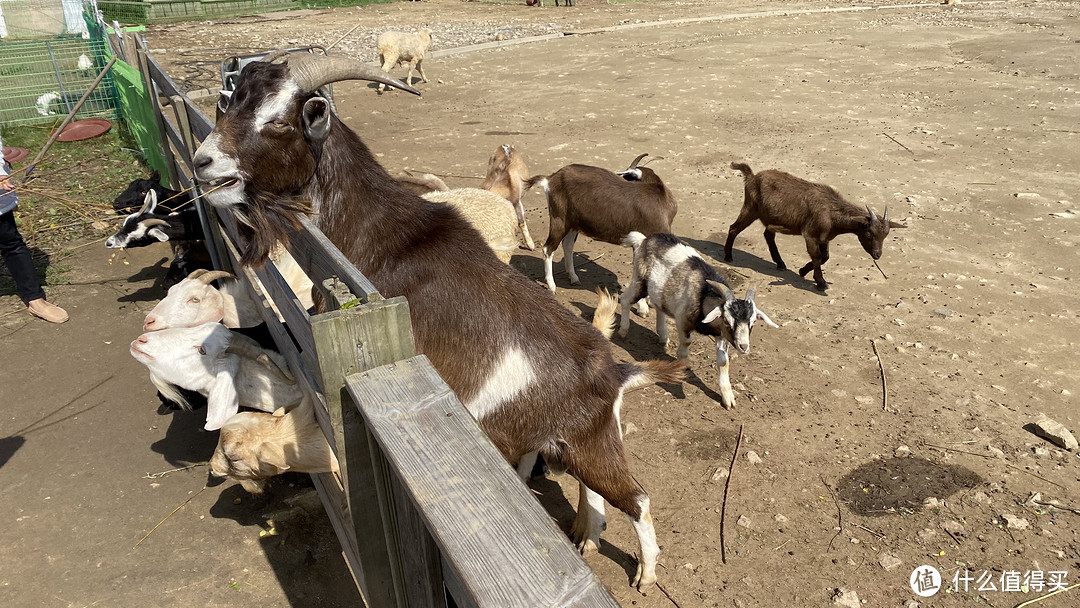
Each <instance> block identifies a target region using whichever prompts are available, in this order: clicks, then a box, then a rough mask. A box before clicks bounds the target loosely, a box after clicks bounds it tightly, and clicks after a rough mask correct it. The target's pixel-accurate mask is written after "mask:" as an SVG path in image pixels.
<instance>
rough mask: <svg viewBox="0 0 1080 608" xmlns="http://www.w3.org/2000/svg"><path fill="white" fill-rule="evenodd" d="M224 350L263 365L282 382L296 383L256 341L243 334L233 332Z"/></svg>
mask: <svg viewBox="0 0 1080 608" xmlns="http://www.w3.org/2000/svg"><path fill="white" fill-rule="evenodd" d="M225 352H227V353H232V354H234V355H240V356H241V357H247V358H248V359H251V360H253V361H255V362H256V363H258V364H259V365H262V366H263V367H265V368H266V370H267V371H269V372H270V373H271V374H274V375H275V376H277V378H278V379H279V380H281V381H282V382H285V383H286V384H296V380H294V379H293V377H292V376H291V375H290V374H289V373H288V372H287V371H285V370H283V369H281V368H280V367H279V366H278V364H277V363H274V360H273V359H271V358H270V356H269V355H267V354H266V352H265V351H264V350H263V348H262V347H261V346H259V343H258V342H256V341H255V340H253V339H251V338H249V337H247V336H245V335H244V334H238V333H235V332H234V333H233V335H232V339H231V340H229V347H228V348H226V349H225Z"/></svg>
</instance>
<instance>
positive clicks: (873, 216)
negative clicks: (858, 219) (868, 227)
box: [866, 205, 877, 222]
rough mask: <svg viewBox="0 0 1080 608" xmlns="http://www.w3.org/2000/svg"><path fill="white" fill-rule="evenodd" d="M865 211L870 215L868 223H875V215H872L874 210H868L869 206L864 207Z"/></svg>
mask: <svg viewBox="0 0 1080 608" xmlns="http://www.w3.org/2000/svg"><path fill="white" fill-rule="evenodd" d="M866 211H867V212H868V213H869V214H870V221H871V222H876V221H877V214H876V213H874V210H873V209H871V208H870V205H867V206H866Z"/></svg>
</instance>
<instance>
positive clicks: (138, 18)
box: [98, 0, 400, 23]
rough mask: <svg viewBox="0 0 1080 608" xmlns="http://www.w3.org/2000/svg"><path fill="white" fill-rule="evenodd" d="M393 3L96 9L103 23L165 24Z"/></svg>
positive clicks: (246, 0) (345, 0)
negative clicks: (102, 16) (103, 19)
mask: <svg viewBox="0 0 1080 608" xmlns="http://www.w3.org/2000/svg"><path fill="white" fill-rule="evenodd" d="M397 1H400V0H141V1H132V0H99V2H98V7H99V8H100V9H101V12H102V14H103V15H104V17H105V20H106V21H114V20H115V21H118V22H120V23H168V22H172V21H188V20H197V19H213V18H220V17H237V16H242V15H255V14H258V13H269V12H274V11H285V10H293V9H299V8H328V7H333V6H357V5H360V4H377V3H383V2H397Z"/></svg>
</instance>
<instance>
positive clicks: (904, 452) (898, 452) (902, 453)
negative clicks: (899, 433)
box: [893, 445, 911, 458]
mask: <svg viewBox="0 0 1080 608" xmlns="http://www.w3.org/2000/svg"><path fill="white" fill-rule="evenodd" d="M910 455H911V448H909V447H908V446H906V445H902V446H900V447H898V448H896V449H895V450H893V456H896V457H897V458H907V457H908V456H910Z"/></svg>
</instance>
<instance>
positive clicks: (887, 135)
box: [882, 133, 915, 154]
mask: <svg viewBox="0 0 1080 608" xmlns="http://www.w3.org/2000/svg"><path fill="white" fill-rule="evenodd" d="M882 135H884V136H885V137H888V138H889V139H891V140H893V141H895V142H896V145H898V146H900V147H901V148H903V149H905V150H907V151H908V152H911V153H912V154H915V153H914V152H912V151H911V148H909V147H907V146H905V145H904V144H902V143H900V142H898V141H896V138H895V137H893V136H892V135H889V134H888V133H882Z"/></svg>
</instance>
